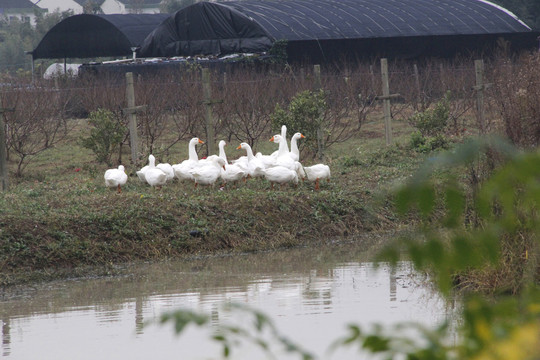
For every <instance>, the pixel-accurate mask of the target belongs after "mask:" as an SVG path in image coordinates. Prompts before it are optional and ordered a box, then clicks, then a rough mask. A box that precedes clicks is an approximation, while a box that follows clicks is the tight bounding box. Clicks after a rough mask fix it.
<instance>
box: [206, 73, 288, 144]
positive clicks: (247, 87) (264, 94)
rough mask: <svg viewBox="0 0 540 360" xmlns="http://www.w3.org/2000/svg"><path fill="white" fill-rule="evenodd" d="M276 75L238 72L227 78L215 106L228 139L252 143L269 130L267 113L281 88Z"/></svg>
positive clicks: (281, 93)
mask: <svg viewBox="0 0 540 360" xmlns="http://www.w3.org/2000/svg"><path fill="white" fill-rule="evenodd" d="M282 85H283V83H282V82H281V81H280V78H278V77H275V76H261V74H258V73H253V72H248V71H242V72H235V73H233V74H231V75H230V76H228V77H227V81H226V82H225V83H224V84H223V86H222V88H221V89H220V90H221V91H220V93H219V95H218V97H219V98H220V99H221V100H223V101H222V102H221V103H220V104H217V105H216V106H215V109H216V112H215V113H216V115H217V117H218V119H219V122H220V123H221V124H223V130H222V132H223V133H224V135H225V136H227V138H228V141H231V140H232V139H234V140H236V141H238V142H247V143H248V144H250V145H251V146H254V145H255V143H256V142H258V141H259V140H260V138H261V137H263V136H264V137H267V136H268V134H269V132H270V131H271V130H272V128H271V126H272V123H271V118H270V115H271V114H272V112H273V111H274V108H275V105H276V104H277V103H281V102H282V101H283V100H282V96H283V93H286V91H284V90H285V87H282Z"/></svg>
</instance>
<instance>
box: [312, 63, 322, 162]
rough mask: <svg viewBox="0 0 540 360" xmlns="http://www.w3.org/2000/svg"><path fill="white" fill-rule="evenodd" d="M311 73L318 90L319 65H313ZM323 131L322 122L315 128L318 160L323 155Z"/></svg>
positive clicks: (319, 84)
mask: <svg viewBox="0 0 540 360" xmlns="http://www.w3.org/2000/svg"><path fill="white" fill-rule="evenodd" d="M313 74H314V76H315V83H314V85H313V87H314V90H315V91H316V92H318V91H319V90H321V88H322V81H321V65H313ZM323 134H324V131H323V128H322V124H319V127H318V128H317V156H318V157H319V159H320V160H322V158H323V157H324V136H323Z"/></svg>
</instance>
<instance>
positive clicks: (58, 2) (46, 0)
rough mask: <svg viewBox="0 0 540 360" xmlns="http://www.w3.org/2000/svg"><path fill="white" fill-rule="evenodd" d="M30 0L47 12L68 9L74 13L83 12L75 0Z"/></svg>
mask: <svg viewBox="0 0 540 360" xmlns="http://www.w3.org/2000/svg"><path fill="white" fill-rule="evenodd" d="M32 2H33V3H34V4H35V5H37V6H39V7H40V8H42V9H44V10H47V11H48V12H49V13H52V12H55V11H60V12H63V11H69V10H71V11H73V13H74V14H81V13H82V12H83V7H82V5H81V4H79V3H77V2H76V1H75V0H32Z"/></svg>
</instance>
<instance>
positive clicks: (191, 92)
mask: <svg viewBox="0 0 540 360" xmlns="http://www.w3.org/2000/svg"><path fill="white" fill-rule="evenodd" d="M197 70H198V69H196V70H193V71H188V72H187V73H179V74H176V77H175V80H174V82H175V83H174V84H171V83H169V84H167V87H168V88H167V89H166V90H165V92H166V93H167V95H166V97H167V98H168V104H169V107H168V109H167V110H166V111H167V112H169V119H170V120H171V121H172V127H173V128H172V131H174V132H175V133H176V136H175V139H176V140H175V141H180V140H182V139H186V138H190V137H199V138H201V139H203V140H206V139H205V138H206V124H205V117H204V107H203V91H202V84H201V80H200V71H197ZM162 91H163V90H162ZM162 110H163V109H162ZM198 149H200V148H198Z"/></svg>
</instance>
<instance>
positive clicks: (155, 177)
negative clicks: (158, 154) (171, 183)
mask: <svg viewBox="0 0 540 360" xmlns="http://www.w3.org/2000/svg"><path fill="white" fill-rule="evenodd" d="M139 172H140V171H139ZM139 172H137V176H140V175H139ZM143 176H144V181H146V182H147V183H148V184H149V185H150V186H152V187H159V188H161V187H162V186H163V185H165V183H166V182H167V174H166V173H165V172H164V171H163V170H161V169H158V168H157V167H156V158H155V156H154V155H152V154H150V155H149V156H148V166H147V167H146V169H145V171H144V174H143Z"/></svg>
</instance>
